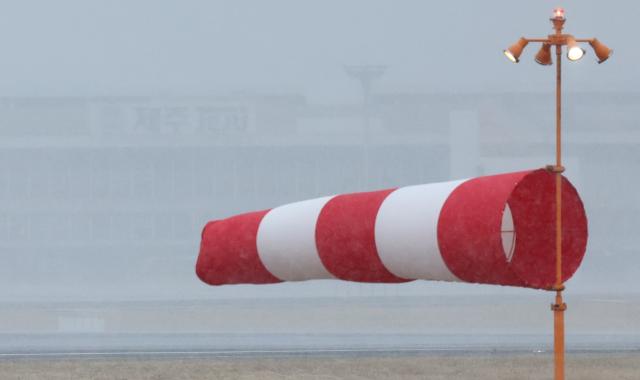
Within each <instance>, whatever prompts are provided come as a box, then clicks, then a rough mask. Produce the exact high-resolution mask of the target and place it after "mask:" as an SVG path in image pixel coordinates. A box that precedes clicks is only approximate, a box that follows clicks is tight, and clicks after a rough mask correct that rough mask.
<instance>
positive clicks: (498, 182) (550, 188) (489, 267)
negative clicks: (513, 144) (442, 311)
mask: <svg viewBox="0 0 640 380" xmlns="http://www.w3.org/2000/svg"><path fill="white" fill-rule="evenodd" d="M562 202H563V203H562V218H563V229H562V270H563V276H562V277H563V280H568V279H569V278H570V277H571V276H572V275H573V274H574V273H575V271H576V270H577V269H578V266H579V265H580V263H581V261H582V258H583V257H584V254H585V251H586V244H587V235H588V233H587V218H586V215H585V211H584V207H583V205H582V201H581V200H580V197H579V196H578V193H577V191H576V190H575V188H574V187H573V186H572V185H571V184H570V183H569V181H568V180H567V179H566V178H564V177H563V178H562ZM507 204H508V206H509V208H510V210H511V214H512V216H513V225H514V230H515V232H514V234H515V248H514V252H513V257H512V259H511V261H508V260H507V257H506V255H505V252H504V248H503V247H502V238H501V219H502V214H503V210H504V208H505V206H506V205H507ZM555 207H556V206H555V175H554V174H552V173H549V172H548V171H546V170H543V169H540V170H535V171H527V172H519V173H510V174H501V175H494V176H487V177H480V178H474V179H471V180H469V181H466V182H464V183H462V184H460V185H459V186H458V187H457V188H456V189H455V190H454V191H453V192H452V193H451V195H450V196H449V197H448V198H447V201H446V202H445V204H444V206H443V208H442V211H441V212H440V217H439V220H438V245H439V247H440V252H441V254H442V258H443V259H444V261H445V263H446V265H447V267H448V268H449V269H450V270H451V272H452V273H453V274H454V275H456V276H457V277H458V278H460V279H461V280H463V281H466V282H477V283H489V284H499V285H515V286H525V287H532V288H543V289H547V288H550V287H551V286H553V284H554V282H555V262H556V261H555V255H556V251H555V241H556V239H555V225H556V224H555V220H556V219H555Z"/></svg>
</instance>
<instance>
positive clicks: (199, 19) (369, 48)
mask: <svg viewBox="0 0 640 380" xmlns="http://www.w3.org/2000/svg"><path fill="white" fill-rule="evenodd" d="M2 5H3V7H2V8H1V12H0V47H1V49H2V59H1V60H0V95H3V96H59V95H65V96H67V95H71V96H75V95H125V94H126V95H130V94H161V95H167V94H168V95H181V94H189V95H193V94H203V95H208V94H213V93H224V92H228V91H231V90H239V89H242V90H247V89H252V90H266V91H273V90H279V91H286V90H290V91H297V92H302V93H305V94H306V95H307V96H308V97H309V98H311V99H313V100H315V101H321V102H333V101H337V100H344V99H352V98H354V97H356V96H357V89H356V88H354V86H353V83H350V82H349V81H345V80H344V72H343V70H342V65H344V64H359V63H369V64H370V63H376V64H385V65H389V66H390V70H389V71H388V74H386V75H385V78H384V79H383V81H381V83H380V86H381V87H385V86H387V87H394V88H396V87H399V88H401V89H403V90H411V89H414V88H415V89H417V88H421V89H432V90H433V91H434V92H440V91H451V92H458V91H465V92H469V91H472V92H480V91H484V92H487V91H489V92H504V91H548V90H550V89H551V88H552V85H553V82H552V81H553V76H552V75H549V73H548V71H550V70H552V68H551V67H541V66H538V65H537V64H536V63H535V62H534V61H533V56H534V55H535V53H536V50H537V46H533V44H532V45H531V46H529V47H528V49H527V50H525V53H524V54H523V58H522V60H521V63H520V64H519V65H513V64H509V62H508V61H506V60H505V59H504V57H503V56H502V53H501V51H502V49H504V48H506V47H507V46H509V45H511V44H512V43H513V42H515V41H516V40H517V39H518V37H520V36H522V35H524V36H527V37H544V36H545V35H546V34H548V33H550V32H551V25H550V23H549V21H548V18H549V17H550V15H551V11H552V9H553V8H554V7H555V6H558V5H561V6H564V7H565V8H566V16H567V19H568V21H567V24H566V31H567V32H568V33H573V34H575V35H576V36H578V37H583V38H587V37H592V36H597V37H598V38H599V39H600V40H601V41H603V42H604V43H606V44H608V45H610V46H611V47H612V48H614V50H615V59H614V60H611V61H610V62H607V64H606V65H597V64H595V62H594V55H593V53H592V51H591V49H589V48H588V47H585V48H586V50H587V56H586V59H583V60H581V61H579V62H577V63H571V64H569V65H566V66H570V68H568V69H567V70H565V83H566V86H567V87H568V88H570V89H571V90H574V91H610V90H612V91H613V90H615V91H619V90H631V91H635V89H636V88H637V87H638V84H640V71H638V70H636V69H635V67H636V62H637V61H638V57H639V55H640V51H639V50H638V49H630V48H629V47H632V46H635V45H637V41H635V40H634V38H635V36H636V35H638V25H637V23H636V22H635V21H636V18H637V15H638V12H639V11H640V5H639V4H638V3H637V2H631V1H609V2H598V1H562V2H557V1H535V2H534V1H526V2H524V1H517V2H516V1H495V0H494V1H437V2H436V1H429V2H427V1H415V0H412V1H401V2H398V1H370V0H358V1H355V0H351V1H342V0H325V1H299V0H270V1H246V0H233V1H231V0H229V1H206V0H184V1H163V0H126V1H122V0H115V1H107V0H103V1H96V0H59V1H44V0H42V1H33V0H25V1H14V2H8V1H4V2H2Z"/></svg>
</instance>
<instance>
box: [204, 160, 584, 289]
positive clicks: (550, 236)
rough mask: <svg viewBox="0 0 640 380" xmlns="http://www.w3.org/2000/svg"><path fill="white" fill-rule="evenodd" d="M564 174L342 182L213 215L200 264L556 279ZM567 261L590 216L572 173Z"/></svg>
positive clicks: (391, 279) (229, 275) (538, 284)
mask: <svg viewBox="0 0 640 380" xmlns="http://www.w3.org/2000/svg"><path fill="white" fill-rule="evenodd" d="M554 186H555V179H554V176H553V174H551V173H548V172H547V171H545V170H542V169H540V170H533V171H523V172H517V173H508V174H500V175H493V176H485V177H478V178H473V179H469V180H461V181H452V182H444V183H435V184H426V185H416V186H407V187H401V188H398V189H390V190H381V191H373V192H365V193H353V194H343V195H336V196H329V197H323V198H317V199H312V200H308V201H302V202H297V203H292V204H288V205H284V206H280V207H276V208H274V209H271V210H265V211H257V212H251V213H247V214H242V215H238V216H234V217H230V218H227V219H224V220H218V221H213V222H209V223H208V224H207V225H206V226H205V228H204V230H203V232H202V243H201V247H200V254H199V256H198V261H197V264H196V273H197V275H198V277H200V279H201V280H202V281H204V282H206V283H208V284H211V285H224V284H240V283H249V284H268V283H277V282H281V281H303V280H311V279H340V280H347V281H358V282H384V283H398V282H406V281H411V280H416V279H422V280H439V281H462V282H471V283H483V284H497V285H511V286H521V287H531V288H550V287H551V286H552V285H553V284H554V281H555V187H554ZM562 217H563V223H562V225H563V228H562V250H563V261H562V273H563V277H564V278H563V280H567V279H569V278H570V277H571V276H572V275H573V274H574V273H575V271H576V270H577V268H578V266H579V265H580V262H581V261H582V258H583V256H584V253H585V250H586V244H587V218H586V215H585V211H584V207H583V205H582V201H581V200H580V197H579V196H578V193H577V192H576V190H575V188H574V187H573V186H572V185H571V183H569V181H568V180H567V179H566V178H564V177H563V180H562Z"/></svg>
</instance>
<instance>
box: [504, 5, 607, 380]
mask: <svg viewBox="0 0 640 380" xmlns="http://www.w3.org/2000/svg"><path fill="white" fill-rule="evenodd" d="M565 21H566V18H565V17H564V10H563V9H562V8H556V9H554V10H553V16H552V17H551V23H552V24H553V29H554V31H555V33H553V34H550V35H548V36H547V38H524V37H521V38H520V39H519V40H518V42H517V43H515V44H514V45H512V46H511V47H510V48H509V49H507V50H505V51H504V54H505V55H506V56H507V58H509V60H510V61H512V62H515V63H517V62H518V61H519V60H520V54H522V51H523V50H524V47H525V46H527V44H528V43H529V42H540V43H542V48H540V50H539V51H538V53H537V54H536V57H535V60H536V62H538V63H539V64H541V65H551V63H552V61H551V46H555V54H556V131H555V132H556V163H555V165H547V167H546V169H547V170H548V171H549V172H550V173H553V175H554V176H555V178H556V182H555V200H554V206H555V207H554V208H555V235H556V236H555V278H556V280H555V283H554V284H553V286H551V287H549V288H548V290H553V291H555V292H556V297H555V302H554V303H553V304H551V310H552V311H553V313H554V347H553V350H554V353H555V379H556V380H563V379H564V311H565V310H566V308H567V305H566V304H565V303H564V302H563V300H562V291H563V290H564V280H563V278H564V277H563V276H564V275H565V274H566V273H565V272H566V270H567V269H568V267H567V259H569V256H568V255H567V253H568V252H567V251H566V247H565V248H564V249H563V240H564V241H565V242H566V237H563V235H566V234H565V233H566V228H567V225H566V223H567V221H568V220H569V218H570V213H563V203H564V206H565V209H566V207H567V205H566V202H565V201H564V198H565V195H566V193H567V189H566V187H565V186H563V185H562V172H564V170H565V168H564V167H563V166H562V128H561V120H562V118H561V115H562V107H561V101H562V85H561V83H562V80H561V72H562V70H561V64H562V46H566V47H567V59H569V60H570V61H577V60H579V59H581V58H582V57H583V56H584V53H585V51H584V49H582V48H581V47H580V46H579V45H578V43H580V42H588V43H589V45H591V47H592V48H593V51H594V52H595V55H596V57H597V58H598V63H602V62H604V61H606V60H607V59H608V58H609V57H610V56H611V54H612V50H611V49H609V48H608V47H607V46H606V45H604V44H603V43H602V42H600V41H598V40H597V39H595V38H590V39H580V38H575V37H574V36H572V35H571V34H565V33H563V32H562V29H563V27H564V23H565ZM563 219H564V220H563ZM563 227H564V228H563ZM552 254H553V252H546V253H545V255H552Z"/></svg>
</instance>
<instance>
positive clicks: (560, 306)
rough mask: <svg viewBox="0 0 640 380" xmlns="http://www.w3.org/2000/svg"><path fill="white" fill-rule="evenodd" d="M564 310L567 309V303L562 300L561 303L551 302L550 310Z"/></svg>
mask: <svg viewBox="0 0 640 380" xmlns="http://www.w3.org/2000/svg"><path fill="white" fill-rule="evenodd" d="M565 310H567V304H566V303H564V302H563V303H561V304H557V303H552V304H551V311H565Z"/></svg>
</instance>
